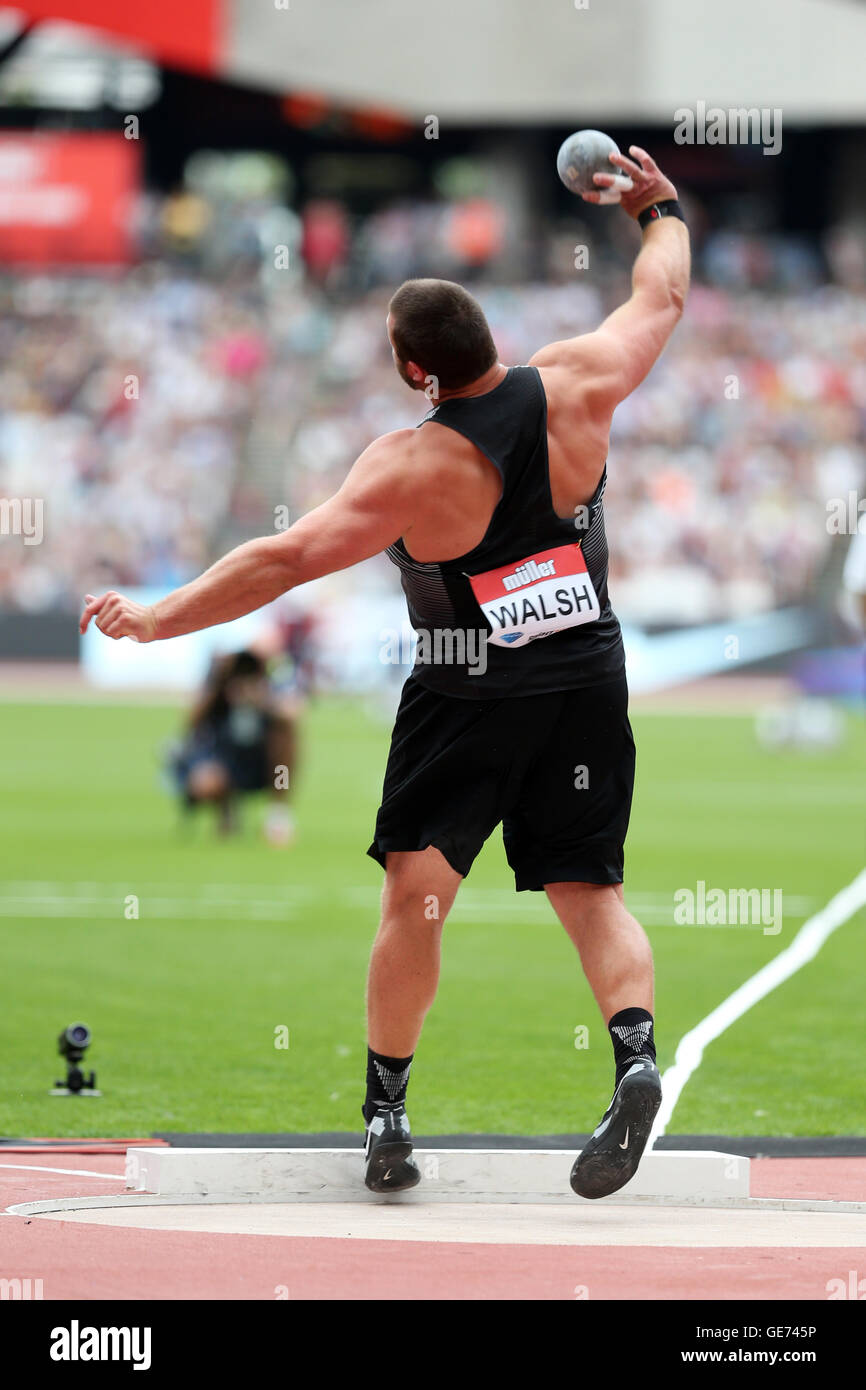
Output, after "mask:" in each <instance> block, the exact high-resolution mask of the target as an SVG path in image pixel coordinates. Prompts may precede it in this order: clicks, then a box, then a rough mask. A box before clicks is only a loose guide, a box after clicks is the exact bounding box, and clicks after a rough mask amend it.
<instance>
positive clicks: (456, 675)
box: [388, 367, 625, 699]
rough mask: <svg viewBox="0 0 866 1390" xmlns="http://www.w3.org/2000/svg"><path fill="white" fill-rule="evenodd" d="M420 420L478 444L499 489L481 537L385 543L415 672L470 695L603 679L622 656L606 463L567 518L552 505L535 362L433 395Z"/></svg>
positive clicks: (531, 691)
mask: <svg viewBox="0 0 866 1390" xmlns="http://www.w3.org/2000/svg"><path fill="white" fill-rule="evenodd" d="M430 420H435V422H436V423H437V424H439V425H447V426H448V428H449V429H453V430H456V431H457V433H458V434H462V435H464V436H465V438H466V439H468V440H470V441H471V442H472V443H473V444H474V445H475V446H476V447H477V448H479V449H480V450H481V452H482V453H483V454H484V455H485V457H487V458H488V459H489V460H490V462H491V463H492V464H493V465H494V466H495V468H496V469H497V471H498V473H499V475H500V477H501V478H502V496H501V498H500V500H499V503H498V504H497V507H496V510H495V511H494V513H493V516H492V517H491V519H490V524H489V526H488V528H487V531H486V533H485V535H484V538H483V539H482V541H481V542H480V543H479V544H478V545H477V546H475V548H474V549H473V550H469V551H467V552H466V554H465V555H461V556H459V557H458V558H457V559H455V560H443V561H442V562H441V563H432V562H429V563H428V562H422V561H419V560H413V559H412V557H411V556H410V555H409V554H408V552H407V550H406V547H405V546H404V544H403V542H402V540H399V541H397V542H396V543H395V544H394V545H392V546H389V548H388V556H389V558H390V559H391V560H393V562H394V564H396V565H397V566H398V567H399V569H400V578H401V581H402V585H403V591H404V593H405V595H406V602H407V605H408V608H409V619H410V621H411V623H412V626H413V627H414V628H415V629H416V631H417V632H418V634H419V638H418V655H417V658H416V662H415V666H414V668H413V671H412V677H413V679H415V680H417V681H419V682H420V683H421V684H422V685H424V686H426V687H427V688H428V689H431V690H436V691H440V692H441V693H443V694H446V695H455V696H459V697H463V698H469V699H472V698H475V699H491V698H494V699H495V698H499V697H500V696H510V695H514V696H517V695H535V694H543V693H546V692H551V691H556V690H568V689H571V688H574V687H577V686H588V685H600V684H601V683H603V682H604V681H609V680H613V679H614V678H615V677H616V676H618V675H619V674H620V673H621V672H622V670H623V668H624V665H625V657H624V652H623V645H622V636H621V633H620V627H619V622H618V621H617V618H616V615H615V614H614V612H613V609H612V608H611V606H610V601H609V599H608V594H607V566H608V552H607V539H606V536H605V530H604V507H603V500H602V499H603V497H604V489H605V484H606V481H607V470H606V469H605V472H604V474H603V475H602V478H601V481H600V483H599V485H598V487H597V488H596V491H595V494H594V495H593V497H592V500H591V501H590V502H589V503H588V504H587V506H586V507H585V508H583V509H580V508H578V509H576V515H575V517H574V518H572V517H567V518H565V519H563V518H562V517H558V516H557V515H556V512H555V511H554V509H553V501H552V498H551V492H550V477H549V472H548V454H547V398H546V396H545V394H544V386H543V384H542V381H541V376H540V374H539V372H538V369H537V368H536V367H510V368H509V370H508V373H507V375H506V376H505V377H504V378H503V380H502V381H501V382H500V384H499V385H498V386H496V387H494V389H493V390H492V391H488V392H487V393H486V394H485V395H483V396H466V397H460V398H457V399H453V400H445V401H441V402H440V403H439V405H437V406H434V408H433V409H432V410H431V411H430V412H429V413H428V414H427V415H425V417H424V419H423V420H422V421H421V422H420V424H419V426H418V428H419V429H420V428H422V427H423V426H424V425H425V424H426V423H427V422H428V421H430ZM479 576H480V577H479ZM473 581H474V583H473ZM587 581H588V582H587ZM482 602H483V603H484V608H483V609H482V606H481V604H482ZM576 621H577V622H578V623H579V625H577V626H567V627H563V626H562V625H563V624H566V623H570V622H576ZM544 634H548V635H544Z"/></svg>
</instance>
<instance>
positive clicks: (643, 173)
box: [531, 145, 690, 411]
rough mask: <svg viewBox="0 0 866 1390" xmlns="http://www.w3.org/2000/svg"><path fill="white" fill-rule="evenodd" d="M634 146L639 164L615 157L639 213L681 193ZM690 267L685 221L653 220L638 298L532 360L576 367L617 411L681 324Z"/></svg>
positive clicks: (626, 203)
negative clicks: (629, 181) (590, 329)
mask: <svg viewBox="0 0 866 1390" xmlns="http://www.w3.org/2000/svg"><path fill="white" fill-rule="evenodd" d="M630 152H631V153H632V154H633V155H634V156H635V160H637V161H639V163H636V162H635V161H633V160H630V159H627V158H626V157H625V155H611V160H612V162H614V163H615V164H617V165H618V166H619V168H621V169H622V170H623V172H624V173H627V174H629V175H631V178H632V179H633V181H634V188H633V189H632V190H631V192H630V193H624V194H623V196H622V206H623V208H624V209H625V211H626V212H627V213H628V214H629V216H630V217H634V218H637V217H638V215H639V214H640V213H641V212H643V210H644V209H645V208H648V207H651V206H652V204H653V203H657V202H660V201H661V200H662V199H668V198H676V196H677V195H676V189H675V188H674V186H673V184H672V183H671V181H670V179H667V178H665V176H664V174H662V172H661V170H660V169H659V168H658V166H657V165H656V164H655V162H654V160H653V159H651V157H650V156H649V155H648V154H647V153H646V151H645V150H642V149H640V148H639V147H638V146H637V145H632V146H631V150H630ZM595 177H596V182H597V183H599V185H600V186H603V184H604V183H605V182H609V181H610V179H611V175H609V174H596V176H595ZM597 197H598V195H597V194H593V193H589V194H587V195H586V201H587V202H593V201H597ZM689 269H690V255H689V234H688V231H687V230H686V226H685V224H684V223H683V222H680V221H679V220H678V219H677V218H673V217H666V218H660V219H659V220H658V221H655V222H650V223H649V225H648V226H647V227H646V228H645V230H644V232H643V244H642V246H641V249H640V252H639V254H638V257H637V259H636V261H635V263H634V269H633V271H632V293H631V298H630V299H628V300H627V301H626V303H625V304H622V305H621V306H620V307H619V308H618V309H616V310H614V312H613V313H612V314H610V315H609V317H608V318H606V319H605V320H604V323H602V324H601V326H600V327H599V328H597V329H596V330H595V332H594V333H585V334H583V335H582V336H581V337H579V338H569V339H566V340H565V341H563V342H558V343H551V344H549V346H548V347H545V348H542V349H541V351H540V352H537V353H536V354H535V356H534V357H533V358H532V359H531V362H532V365H533V366H537V367H567V368H569V369H571V370H573V371H574V372H575V373H576V374H578V375H579V379H580V381H581V383H582V385H583V387H584V388H585V390H586V392H587V394H588V395H589V396H590V397H591V398H594V399H595V400H597V401H598V402H599V403H600V404H602V405H607V406H608V407H609V408H610V410H611V411H612V410H613V408H614V407H615V406H617V405H618V404H619V402H620V401H622V400H625V398H626V396H628V395H629V394H630V393H631V392H632V391H633V390H634V389H635V387H636V386H639V385H640V383H641V382H642V381H643V379H644V377H645V376H646V375H647V373H648V372H649V370H650V368H651V367H652V365H653V363H654V362H655V361H656V359H657V358H658V357H659V356H660V354H661V352H662V349H663V348H664V346H665V344H666V342H667V340H668V338H669V337H670V336H671V333H672V332H673V330H674V328H675V327H676V325H677V322H678V320H679V318H680V316H681V314H682V312H683V306H684V304H685V299H686V294H687V292H688V287H689Z"/></svg>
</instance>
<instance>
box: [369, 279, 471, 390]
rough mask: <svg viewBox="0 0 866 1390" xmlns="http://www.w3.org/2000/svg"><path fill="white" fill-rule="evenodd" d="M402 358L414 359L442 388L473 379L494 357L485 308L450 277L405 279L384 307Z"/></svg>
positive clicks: (453, 386)
mask: <svg viewBox="0 0 866 1390" xmlns="http://www.w3.org/2000/svg"><path fill="white" fill-rule="evenodd" d="M388 309H389V312H390V314H391V316H392V320H393V322H392V324H391V336H392V338H393V340H394V347H395V348H396V349H397V356H398V357H399V359H400V361H401V362H415V363H416V364H417V365H418V366H419V367H423V368H424V371H425V372H429V373H430V375H431V376H435V377H436V378H437V380H438V383H439V385H440V386H441V387H444V388H445V390H447V391H451V390H457V389H458V388H459V387H461V386H468V385H469V384H470V382H473V381H477V380H478V378H479V377H480V376H483V375H484V373H485V372H486V371H489V370H490V368H491V367H492V366H493V365H494V364H495V362H496V360H497V356H498V354H497V351H496V344H495V343H494V341H493V335H492V334H491V332H490V326H489V324H488V322H487V319H486V318H485V317H484V310H483V309H482V308H481V305H480V304H479V303H478V301H477V299H473V297H472V295H471V294H470V293H469V291H468V290H464V288H463V286H462V285H457V284H455V283H454V281H453V280H406V281H405V282H404V283H403V284H402V285H401V286H400V288H399V290H397V292H396V294H394V295H393V296H392V298H391V303H390V304H389V305H388Z"/></svg>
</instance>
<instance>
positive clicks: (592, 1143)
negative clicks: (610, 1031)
mask: <svg viewBox="0 0 866 1390" xmlns="http://www.w3.org/2000/svg"><path fill="white" fill-rule="evenodd" d="M661 1099H662V1083H661V1077H660V1076H659V1072H658V1067H657V1066H656V1064H655V1062H653V1061H652V1060H651V1059H650V1058H649V1057H636V1058H635V1060H634V1062H633V1063H632V1064H631V1066H630V1067H629V1069H628V1071H627V1072H626V1074H625V1076H624V1077H623V1079H622V1081H621V1082H620V1083H619V1085H618V1086H617V1088H616V1090H615V1091H614V1094H613V1100H612V1101H611V1103H610V1105H609V1106H608V1108H607V1110H606V1111H605V1112H604V1115H603V1116H602V1119H601V1122H600V1123H599V1125H598V1127H597V1128H596V1130H595V1132H594V1134H593V1135H592V1136H591V1138H590V1139H589V1140H588V1141H587V1143H586V1147H585V1148H583V1149H582V1150H581V1151H580V1153H579V1154H578V1156H577V1158H576V1159H575V1160H574V1166H573V1167H572V1170H571V1186H572V1188H573V1189H574V1191H575V1192H576V1193H577V1195H578V1197H609V1196H610V1194H611V1193H612V1192H618V1191H619V1189H620V1188H621V1187H625V1184H626V1183H627V1182H630V1181H631V1179H632V1178H633V1177H634V1175H635V1173H636V1172H637V1166H638V1164H639V1163H640V1161H641V1156H642V1154H643V1151H644V1148H645V1146H646V1141H647V1139H648V1138H649V1135H650V1130H651V1129H652V1123H653V1120H654V1119H655V1117H656V1111H657V1110H658V1108H659V1106H660V1105H661Z"/></svg>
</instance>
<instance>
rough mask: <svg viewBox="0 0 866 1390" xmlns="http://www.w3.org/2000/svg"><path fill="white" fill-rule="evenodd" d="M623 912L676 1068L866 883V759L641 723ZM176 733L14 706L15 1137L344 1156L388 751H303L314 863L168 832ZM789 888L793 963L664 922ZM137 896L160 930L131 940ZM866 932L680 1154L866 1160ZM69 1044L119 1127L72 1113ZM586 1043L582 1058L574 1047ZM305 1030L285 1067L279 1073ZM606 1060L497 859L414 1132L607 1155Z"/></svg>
mask: <svg viewBox="0 0 866 1390" xmlns="http://www.w3.org/2000/svg"><path fill="white" fill-rule="evenodd" d="M633 722H634V726H635V733H636V738H637V741H638V759H639V761H638V786H637V794H636V800H635V808H634V815H633V819H632V828H631V833H630V837H629V842H628V846H627V866H626V891H627V899H628V901H629V902H630V904H631V906H632V908H633V910H635V911H637V913H638V915H639V916H642V917H643V920H644V921H645V924H646V925H647V928H648V930H649V932H650V936H651V938H652V942H653V947H654V949H655V954H656V974H657V1003H656V1017H657V1024H656V1036H657V1043H658V1049H659V1062H660V1065H661V1066H662V1067H664V1066H666V1065H668V1064H669V1063H670V1062H671V1061H672V1060H673V1054H674V1050H675V1048H676V1044H677V1042H678V1041H679V1039H680V1037H681V1036H682V1034H683V1033H684V1032H685V1031H686V1030H687V1029H689V1028H690V1027H692V1026H693V1025H694V1024H695V1023H697V1022H698V1021H699V1020H700V1019H701V1018H702V1017H704V1015H705V1014H707V1013H708V1012H709V1011H710V1010H711V1009H712V1008H713V1007H714V1006H715V1005H716V1004H717V1003H719V1002H720V1001H721V1000H722V999H723V998H724V997H725V996H726V995H727V994H729V993H730V992H731V991H732V990H733V989H734V988H736V986H737V985H739V984H740V983H741V982H742V981H743V980H745V979H746V978H747V977H748V976H749V975H751V974H752V973H754V971H755V970H757V969H758V968H759V967H760V966H761V965H762V964H764V963H765V962H766V961H767V960H769V959H770V958H771V957H772V956H773V955H775V954H777V953H778V952H779V951H780V950H782V949H783V948H784V947H785V946H786V945H788V944H789V943H790V941H791V940H792V938H793V936H794V934H795V932H796V931H797V930H798V928H799V927H800V925H801V923H802V921H803V920H804V918H805V917H807V916H809V915H810V914H811V913H812V912H814V911H817V910H818V909H819V908H820V907H822V906H823V905H824V904H825V903H826V902H827V901H828V899H829V898H831V897H832V896H833V895H834V894H835V893H836V892H837V891H838V890H839V889H840V888H842V887H844V886H845V885H846V884H848V883H849V882H850V881H851V880H852V879H853V878H854V877H855V875H856V874H857V872H858V871H859V870H860V869H861V868H862V866H863V858H864V842H863V812H862V797H863V785H864V771H866V734H864V730H863V728H862V727H861V726H860V725H859V724H858V723H857V722H856V721H855V720H853V719H852V720H850V722H849V726H848V737H847V742H846V743H845V745H844V746H843V747H842V748H840V749H839V750H837V751H835V752H833V753H826V754H812V755H805V754H799V755H798V754H792V753H783V754H770V753H766V752H763V751H762V750H761V749H760V748H759V747H758V746H757V744H756V742H755V738H754V733H753V722H752V720H751V718H750V717H748V716H745V715H739V714H732V715H731V716H729V717H727V716H726V717H720V716H714V715H713V716H711V715H694V716H687V715H683V714H679V713H677V714H671V715H663V714H652V715H650V714H645V715H641V714H639V713H638V714H637V715H635V716H634V719H633ZM177 727H178V714H177V712H176V711H175V710H173V709H171V708H168V707H165V706H162V707H160V706H145V707H142V706H135V705H132V704H126V705H107V706H102V705H96V704H72V703H69V704H62V703H58V704H50V703H45V704H13V703H7V704H4V705H2V706H0V758H2V769H3V783H4V795H3V798H2V805H0V818H2V839H0V843H2V847H3V854H2V873H3V882H2V883H0V941H2V952H0V969H2V979H3V1009H2V1025H0V1036H2V1062H3V1084H2V1088H0V1134H5V1135H82V1136H83V1135H127V1136H132V1135H136V1136H138V1135H141V1136H143V1135H147V1134H150V1133H152V1132H154V1131H161V1130H180V1131H190V1132H192V1131H200V1130H218V1131H229V1132H231V1131H235V1132H238V1131H245V1132H257V1131H259V1132H268V1131H271V1132H273V1131H314V1130H353V1129H357V1128H358V1125H359V1106H360V1102H361V1099H362V1093H363V1071H364V1061H365V1046H364V1010H363V995H364V977H365V970H366V963H367V957H368V953H369V947H370V942H371V940H372V937H373V933H374V930H375V926H376V915H377V904H378V894H379V890H380V886H381V871H380V870H379V868H378V866H377V865H375V864H374V863H373V861H372V860H370V859H368V858H366V856H365V853H364V851H365V850H366V847H367V845H368V843H369V840H370V836H371V831H372V825H373V819H374V815H375V810H376V806H377V804H378V793H379V789H380V786H381V776H382V769H383V766H384V758H385V753H386V749H387V741H388V730H387V729H386V728H385V727H384V726H383V725H381V724H379V723H377V722H375V721H374V720H372V719H371V718H370V717H369V716H368V715H367V714H366V713H365V711H364V710H363V708H361V707H360V706H358V705H353V704H351V703H347V702H339V701H324V702H322V703H320V704H319V705H318V706H317V708H316V709H315V710H314V711H313V712H312V715H311V717H310V719H309V723H308V739H307V747H306V750H305V762H304V767H303V776H302V783H301V786H300V790H299V797H298V806H297V809H298V816H299V822H300V834H299V838H298V841H297V843H296V845H295V847H294V848H292V849H291V850H289V851H280V850H274V849H271V848H269V847H268V846H267V845H266V844H265V843H264V842H263V841H262V840H261V839H260V837H259V835H258V820H259V818H260V814H261V807H250V808H249V809H248V812H247V816H246V824H245V828H244V833H243V834H242V835H241V836H240V837H238V838H236V839H234V840H231V841H220V840H217V839H216V838H215V836H214V835H213V833H212V830H211V827H210V825H209V824H206V823H205V821H204V820H202V821H201V822H200V823H199V824H198V825H197V827H196V829H195V831H194V833H193V834H192V836H190V837H187V838H184V837H182V836H181V835H180V834H179V833H178V830H177V817H176V814H175V808H174V805H173V804H172V802H171V800H170V799H169V797H168V796H167V795H166V793H165V791H164V790H163V789H162V788H161V786H160V784H159V776H158V764H157V755H156V750H157V748H158V746H159V745H160V743H161V742H162V741H163V740H164V739H166V738H168V737H169V736H171V735H173V734H174V733H175V732H176V731H177ZM700 879H703V880H704V881H705V882H706V884H707V885H708V886H709V887H722V888H725V889H728V888H730V887H740V888H754V887H759V888H771V889H772V888H781V889H782V890H783V892H784V895H785V900H786V909H785V918H784V925H783V929H782V931H781V932H780V934H779V935H777V936H774V935H765V934H764V933H763V932H762V930H761V928H760V926H758V927H726V928H720V927H715V928H714V927H708V926H704V927H700V926H691V927H689V926H675V925H673V893H674V891H675V890H676V889H678V888H682V887H691V888H694V887H695V884H696V883H697V881H698V880H700ZM129 895H135V896H136V897H137V898H138V903H139V915H138V917H137V918H134V917H133V918H130V917H127V916H126V915H125V902H126V900H127V898H128V897H129ZM864 925H866V914H864V913H863V912H860V913H858V914H857V916H856V917H854V918H852V920H851V921H849V922H847V923H846V924H845V925H844V926H842V927H840V928H839V930H838V931H837V932H836V933H835V934H834V935H833V936H832V937H831V939H830V940H829V941H828V943H827V944H826V945H825V947H824V948H823V950H822V951H821V953H820V954H819V956H818V957H817V959H816V960H815V961H813V962H812V963H811V964H809V965H807V966H806V967H805V968H804V969H803V970H801V971H800V972H799V974H797V975H796V976H795V977H794V978H793V979H792V980H790V981H789V982H788V983H787V984H785V985H783V986H781V987H780V988H779V989H778V990H776V991H775V992H774V993H773V994H772V995H771V996H770V997H768V998H767V999H766V1000H764V1001H763V1002H762V1003H761V1004H759V1005H758V1006H756V1007H755V1008H754V1009H753V1010H752V1011H751V1012H749V1013H748V1014H747V1015H746V1016H745V1017H744V1018H743V1019H742V1020H741V1021H740V1022H739V1023H738V1024H736V1025H735V1026H734V1027H733V1028H731V1029H730V1030H729V1031H728V1032H727V1033H726V1034H725V1035H724V1036H723V1037H722V1038H720V1039H719V1040H718V1041H717V1042H716V1043H714V1044H713V1045H712V1046H711V1047H710V1048H709V1049H708V1051H707V1054H706V1057H705V1059H704V1062H703V1065H702V1067H701V1068H700V1070H699V1071H698V1072H697V1073H696V1075H695V1076H694V1077H693V1078H692V1080H691V1082H690V1083H689V1085H688V1086H687V1088H686V1090H685V1092H684V1093H683V1097H682V1099H681V1101H680V1104H679V1106H678V1107H677V1110H676V1112H675V1115H674V1118H673V1121H672V1124H671V1126H670V1129H671V1132H676V1133H729V1134H833V1133H842V1134H864V1133H866V1099H864V1093H866V1087H864V1070H866V1068H864V1062H863V987H864V986H863V981H864V978H866V969H864V967H866V933H864ZM77 1019H83V1020H84V1021H85V1022H86V1023H88V1024H89V1025H90V1027H91V1029H92V1030H93V1033H94V1045H93V1047H92V1049H91V1052H90V1053H89V1054H88V1064H91V1063H92V1065H93V1066H94V1067H95V1068H96V1070H97V1073H98V1077H99V1084H100V1086H101V1088H102V1090H103V1092H104V1094H103V1098H102V1099H100V1100H92V1101H84V1100H76V1099H56V1098H51V1097H49V1096H48V1094H47V1091H48V1088H49V1086H50V1085H51V1084H52V1082H53V1081H54V1079H55V1077H56V1076H59V1075H60V1068H61V1062H60V1059H59V1058H58V1057H57V1056H56V1037H57V1034H58V1033H59V1031H60V1029H61V1027H63V1026H65V1025H66V1024H67V1023H70V1022H72V1021H74V1020H77ZM579 1025H585V1026H587V1027H588V1030H589V1034H588V1037H589V1046H588V1047H586V1048H580V1049H578V1048H576V1047H575V1029H576V1028H577V1027H578V1026H579ZM280 1026H286V1027H288V1029H289V1036H290V1046H289V1048H288V1050H285V1049H277V1048H276V1047H275V1045H274V1039H275V1030H276V1029H277V1028H279V1027H280ZM611 1079H612V1065H611V1051H610V1044H609V1040H608V1037H607V1031H606V1029H605V1027H604V1025H603V1023H602V1021H601V1019H600V1017H599V1016H598V1015H597V1012H596V1008H595V1004H594V1002H593V1000H592V997H591V995H590V993H589V990H588V988H587V986H586V984H585V982H584V980H583V977H582V975H581V972H580V969H579V966H578V961H577V957H576V954H575V953H574V951H573V948H572V947H571V945H570V944H569V942H568V940H567V938H566V936H565V933H564V932H563V931H562V929H561V928H560V927H559V925H558V924H557V922H556V920H555V918H554V917H553V914H552V912H551V911H550V909H549V907H548V906H547V903H546V900H545V899H544V897H543V895H540V894H527V893H524V894H520V895H519V896H517V895H516V894H515V893H514V891H513V881H512V879H511V876H510V873H509V871H508V868H507V865H506V863H505V858H504V854H503V851H502V846H501V841H500V840H499V838H498V836H497V837H495V838H494V839H493V840H491V841H490V842H489V844H488V845H487V847H486V849H485V851H484V854H483V855H482V857H481V859H480V860H479V861H478V862H477V863H476V865H475V868H474V869H473V872H472V875H471V877H470V878H469V880H468V882H467V884H466V885H465V886H464V888H463V889H462V892H461V897H460V898H458V904H457V907H456V908H455V911H454V913H453V915H452V917H451V919H450V921H449V923H448V925H447V927H446V936H445V953H444V968H443V975H442V984H441V989H440V994H439V998H438V1000H437V1004H436V1007H435V1009H434V1010H433V1012H432V1013H431V1015H430V1017H429V1019H428V1022H427V1026H426V1029H425V1033H424V1036H423V1038H422V1042H421V1045H420V1049H419V1052H418V1057H417V1061H416V1065H415V1068H414V1071H413V1078H412V1084H411V1090H410V1100H411V1107H410V1113H411V1116H412V1122H413V1126H414V1128H415V1130H416V1132H417V1133H420V1134H424V1133H426V1134H431V1133H434V1134H435V1133H449V1132H464V1133H466V1132H476V1133H477V1132H500V1133H525V1134H544V1133H566V1132H575V1131H586V1130H587V1129H591V1128H592V1127H593V1126H594V1125H595V1123H596V1121H597V1120H598V1117H599V1115H600V1113H601V1111H602V1110H603V1108H604V1106H605V1105H606V1103H607V1099H608V1097H609V1091H610V1083H611Z"/></svg>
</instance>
